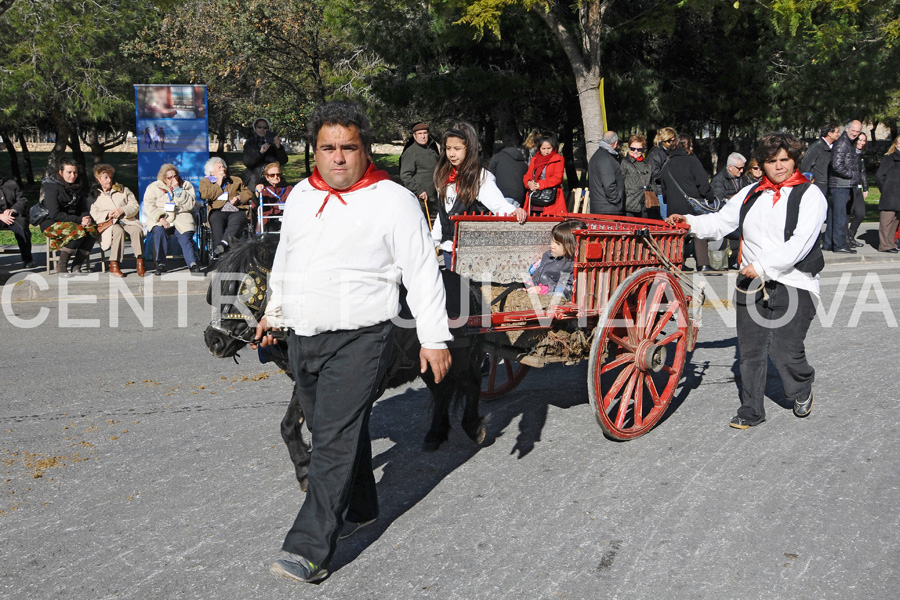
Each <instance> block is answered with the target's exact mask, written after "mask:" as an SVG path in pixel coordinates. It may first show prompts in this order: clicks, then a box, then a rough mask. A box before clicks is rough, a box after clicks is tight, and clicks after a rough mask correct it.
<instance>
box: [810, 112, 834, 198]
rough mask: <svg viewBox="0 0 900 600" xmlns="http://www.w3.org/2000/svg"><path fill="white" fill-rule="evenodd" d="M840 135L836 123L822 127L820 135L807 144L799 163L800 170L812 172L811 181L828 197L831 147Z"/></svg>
mask: <svg viewBox="0 0 900 600" xmlns="http://www.w3.org/2000/svg"><path fill="white" fill-rule="evenodd" d="M840 135H841V129H840V127H838V125H837V123H829V124H828V125H826V126H825V127H823V128H822V137H820V138H819V139H817V140H816V141H814V142H813V143H812V144H810V145H809V149H808V150H807V151H806V154H804V155H803V161H802V162H801V163H800V172H802V173H812V174H813V183H814V184H816V187H818V188H819V189H820V190H822V194H824V195H825V197H828V169H830V168H831V147H832V146H834V143H835V142H836V141H837V139H838V138H839V137H840Z"/></svg>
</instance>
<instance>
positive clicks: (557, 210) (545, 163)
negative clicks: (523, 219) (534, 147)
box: [522, 136, 566, 217]
mask: <svg viewBox="0 0 900 600" xmlns="http://www.w3.org/2000/svg"><path fill="white" fill-rule="evenodd" d="M538 150H539V151H538V153H537V154H535V155H534V157H533V158H532V159H531V163H530V164H529V165H528V171H526V173H525V177H523V178H522V180H523V181H524V182H525V189H527V190H528V196H527V198H526V199H525V208H526V210H528V214H531V215H540V216H545V217H548V216H556V215H562V214H564V213H565V212H566V196H565V194H563V189H562V180H563V172H564V171H565V160H564V159H563V157H562V156H560V154H559V153H558V152H557V151H556V143H555V141H554V139H553V138H552V137H550V136H544V137H542V138H541V140H540V143H539V144H538ZM538 190H555V191H556V195H555V197H554V196H551V198H549V199H546V200H543V201H541V200H540V195H539V194H538V195H537V197H534V196H536V194H535V192H537V191H538Z"/></svg>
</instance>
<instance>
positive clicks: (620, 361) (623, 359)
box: [600, 353, 634, 373]
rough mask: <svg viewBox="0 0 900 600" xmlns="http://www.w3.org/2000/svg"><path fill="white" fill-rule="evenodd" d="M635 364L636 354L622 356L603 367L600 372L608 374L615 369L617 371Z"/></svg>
mask: <svg viewBox="0 0 900 600" xmlns="http://www.w3.org/2000/svg"><path fill="white" fill-rule="evenodd" d="M633 362H634V353H631V354H621V355H619V356H617V357H616V359H615V360H614V361H612V362H608V363H606V364H605V365H603V366H602V367H601V370H600V372H601V373H606V372H608V371H612V370H613V369H617V368H619V367H621V366H622V365H624V364H627V363H633Z"/></svg>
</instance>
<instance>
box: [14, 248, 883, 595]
mask: <svg viewBox="0 0 900 600" xmlns="http://www.w3.org/2000/svg"><path fill="white" fill-rule="evenodd" d="M873 256H874V257H875V258H877V256H875V255H873ZM3 260H5V258H4V259H3ZM898 266H900V264H898V263H896V262H894V263H890V262H875V261H874V260H873V259H869V260H866V261H865V262H863V261H861V260H859V261H856V262H852V263H843V264H831V265H830V266H829V268H828V269H827V270H826V272H825V273H824V274H823V307H824V310H823V311H822V312H820V318H819V322H817V323H816V324H815V325H814V326H813V328H812V330H811V332H810V335H809V340H808V348H809V354H810V356H811V360H812V362H813V364H814V365H815V367H816V368H817V383H816V405H815V408H814V410H813V414H812V416H811V417H810V418H808V419H806V420H802V421H801V420H798V419H796V418H794V417H793V415H792V414H791V411H790V409H789V408H788V407H783V406H780V405H779V404H778V402H780V401H781V400H780V398H781V396H780V383H779V380H778V378H777V376H772V377H771V379H770V387H769V396H770V400H768V401H767V402H768V404H767V410H768V421H766V423H764V424H763V425H761V426H759V427H756V428H753V429H750V430H748V431H743V432H741V431H736V430H734V429H731V428H729V427H728V426H727V422H728V420H729V419H730V418H731V417H732V416H733V414H734V411H735V409H736V407H737V391H736V384H735V372H736V365H735V350H734V344H735V337H734V330H733V327H732V326H731V323H730V321H731V320H733V313H732V312H730V311H729V310H728V309H722V310H716V309H708V310H707V311H706V312H705V315H704V321H703V327H702V331H701V335H700V341H699V344H698V347H697V349H696V351H695V352H694V353H693V354H692V355H691V356H690V357H689V362H688V364H687V367H686V370H685V378H684V382H683V384H682V386H681V388H680V389H679V390H678V392H677V396H676V398H675V400H674V402H673V405H674V406H675V409H674V410H673V411H672V412H671V414H670V415H669V417H668V418H667V419H666V420H665V421H664V422H662V423H661V424H660V425H659V426H658V427H657V428H656V429H655V430H653V431H652V432H650V433H649V434H648V435H646V436H644V437H642V438H639V439H637V440H632V441H630V442H625V443H616V442H612V441H609V440H607V439H605V438H604V437H603V436H602V435H601V433H600V429H599V427H598V426H597V424H596V422H595V420H594V416H593V413H592V409H591V408H590V406H589V405H588V404H587V393H586V387H585V379H586V372H587V369H586V366H585V365H579V366H574V367H554V368H546V369H543V370H539V371H532V372H531V373H530V374H529V375H528V377H527V378H526V380H525V381H524V383H523V384H522V386H520V388H518V389H517V390H516V391H515V392H514V393H512V394H510V395H509V397H507V398H506V399H503V400H499V401H496V402H493V403H485V404H484V405H483V412H485V413H490V422H489V427H488V429H489V432H490V434H489V439H488V444H487V445H485V446H484V447H481V448H477V447H475V446H474V445H473V444H472V443H471V442H470V441H469V440H468V438H466V437H465V435H463V434H462V433H461V432H460V431H459V429H458V428H456V429H454V430H453V431H452V432H451V439H450V440H449V442H448V443H447V444H445V446H444V447H443V448H442V449H441V450H440V451H439V452H438V453H434V454H424V453H422V452H421V451H420V449H419V445H420V443H421V440H422V437H423V436H424V433H425V431H426V428H427V427H426V421H427V416H428V405H427V400H428V396H427V393H426V392H425V390H423V389H421V387H420V386H417V385H414V386H412V387H410V388H407V389H402V390H393V391H392V392H390V393H389V394H388V395H386V396H385V397H384V398H383V399H381V400H380V401H379V402H378V403H377V404H376V406H375V409H374V412H373V418H372V424H371V427H372V435H373V439H374V451H375V455H376V457H375V464H376V466H377V469H376V470H377V478H378V480H379V494H380V498H381V502H382V515H381V518H380V520H379V521H378V523H377V525H374V526H372V527H371V528H369V529H368V530H364V532H361V533H360V534H359V535H358V537H355V538H351V539H350V540H347V541H346V543H342V544H341V545H340V547H339V550H338V553H337V556H336V559H335V565H334V567H335V570H336V572H334V574H333V575H332V576H331V577H330V578H329V579H328V580H326V581H325V582H324V583H322V584H321V585H318V586H309V585H303V584H293V583H291V582H289V581H287V580H281V579H278V578H275V577H273V576H271V575H270V574H269V573H268V572H267V566H268V564H269V563H270V562H271V561H272V560H274V559H275V558H278V557H279V547H280V543H281V539H282V536H283V534H284V532H285V530H286V528H287V527H288V526H289V524H290V522H291V520H292V519H293V516H294V514H295V512H296V510H297V508H298V506H299V504H300V502H301V501H302V493H301V492H300V491H299V488H298V487H297V485H296V482H295V480H293V476H292V469H291V466H290V464H289V461H288V458H287V453H286V451H285V449H284V447H283V445H282V443H281V440H280V437H279V433H278V423H279V421H280V418H281V415H282V413H283V410H284V406H285V403H286V400H287V398H288V396H289V392H290V387H289V384H288V381H287V379H286V378H285V377H284V376H283V375H281V374H279V373H277V372H276V370H275V369H274V368H272V367H270V366H266V365H260V364H259V363H258V361H257V360H256V359H255V358H254V356H253V353H251V352H249V351H248V352H246V353H245V354H244V356H243V357H242V359H241V361H240V364H234V363H233V362H230V361H224V360H217V359H214V358H213V357H211V356H210V355H209V354H208V353H207V352H206V350H205V348H204V346H203V342H202V335H201V332H202V328H203V326H205V324H206V322H207V321H208V318H209V313H208V309H207V307H206V306H205V304H204V302H203V296H202V294H203V293H204V292H205V285H204V283H203V282H202V281H201V280H197V279H192V278H191V277H190V276H188V275H187V274H173V275H170V276H167V278H166V279H168V280H167V281H159V280H154V279H153V278H150V279H148V280H146V282H144V283H143V286H142V285H141V283H140V282H138V281H137V278H135V277H129V278H127V279H126V280H125V281H126V284H127V286H128V289H129V290H130V291H131V292H132V293H133V294H134V295H135V298H136V300H135V301H134V302H133V304H132V305H129V304H128V301H126V300H123V299H122V295H121V292H115V290H113V291H114V292H115V293H112V294H111V293H110V288H109V287H108V285H107V280H106V276H105V275H104V276H103V279H100V278H99V277H98V279H97V281H96V283H89V282H87V281H85V280H82V279H75V280H73V281H75V282H77V283H72V284H71V286H70V287H69V289H68V290H65V293H61V292H60V291H59V288H58V287H56V286H57V285H58V284H57V283H51V285H50V288H49V289H48V290H46V291H39V290H35V291H33V293H32V292H29V291H28V289H26V286H24V285H22V284H20V286H17V287H16V288H14V289H12V290H8V289H7V288H4V289H3V291H4V293H7V294H10V296H9V301H8V302H5V303H4V304H3V310H4V312H3V314H2V315H0V332H2V339H3V346H4V348H5V350H6V354H5V356H4V358H3V360H2V361H0V382H2V384H3V386H2V392H0V460H2V465H0V468H2V474H3V475H4V477H3V478H2V479H0V492H2V494H0V525H2V528H0V532H2V533H0V538H2V543H0V597H2V598H9V599H23V600H24V599H28V600H31V599H34V598H67V599H93V598H139V599H147V598H167V599H168V598H215V599H217V600H227V599H236V600H237V599H249V598H266V599H268V598H273V599H277V598H297V597H309V598H335V599H346V598H354V599H356V598H372V599H381V598H387V599H394V598H396V599H405V598H440V599H446V598H460V599H469V598H490V599H496V598H516V599H519V598H528V599H531V598H548V599H551V598H554V599H555V598H576V599H580V598H585V599H586V598H603V597H613V598H716V599H718V598H842V599H843V598H896V597H898V595H900V567H898V565H897V557H898V555H900V551H898V540H897V531H898V526H900V503H898V497H900V494H898V492H900V490H898V487H900V475H898V473H900V460H898V450H897V443H896V439H897V436H896V433H891V432H896V430H897V428H898V420H900V419H898V413H897V410H896V403H897V391H896V390H897V385H898V384H897V378H896V373H897V364H898V361H897V357H896V345H897V339H898V337H897V331H898V328H897V320H898V319H900V269H898ZM0 268H2V265H0ZM52 279H53V280H54V281H55V278H52ZM151 281H153V283H152V284H151V283H150V282H151ZM707 281H708V282H709V284H710V290H711V292H715V294H716V295H718V296H719V297H720V298H726V297H727V295H726V288H727V285H728V281H727V277H726V276H713V277H708V278H707ZM48 282H50V280H48ZM150 285H153V293H152V295H148V296H147V297H146V298H147V299H145V296H144V295H143V292H144V290H145V289H146V288H147V287H149V286H150ZM179 286H180V287H181V291H180V293H179ZM142 288H143V289H142ZM840 290H843V291H842V292H841V293H840V294H838V292H839V291H840ZM77 296H94V297H95V299H91V298H90V297H88V298H77ZM110 296H112V297H113V300H112V302H111V301H110V298H109V297H110ZM711 297H712V298H713V300H714V299H715V298H714V297H713V294H712V293H711ZM77 300H81V301H82V302H79V303H76V301H77ZM711 304H712V305H715V303H714V302H713V303H711ZM111 306H113V307H115V310H111V308H110V307H111ZM44 309H46V313H42V312H41V311H42V310H44ZM116 311H117V312H116ZM136 313H137V314H136ZM10 314H13V315H14V316H15V318H18V319H22V320H26V321H27V320H32V319H33V320H34V321H32V323H33V324H37V323H38V322H40V324H39V325H38V326H35V327H32V328H29V329H26V328H22V327H16V326H13V325H12V324H11V317H10ZM42 314H44V315H45V316H44V317H42V316H41V315H42ZM87 319H97V320H98V321H99V323H98V325H97V326H91V325H92V324H91V323H85V322H82V323H80V324H81V325H88V326H86V327H73V326H71V325H73V324H77V323H78V321H79V320H87ZM142 321H143V322H142ZM110 322H112V323H113V324H114V325H115V326H110ZM823 322H824V323H825V324H827V325H828V326H827V327H826V326H823V324H822V323H823ZM61 325H66V326H61ZM457 419H458V418H457Z"/></svg>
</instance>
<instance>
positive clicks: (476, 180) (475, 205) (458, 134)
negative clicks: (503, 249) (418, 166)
mask: <svg viewBox="0 0 900 600" xmlns="http://www.w3.org/2000/svg"><path fill="white" fill-rule="evenodd" d="M480 154H481V151H480V148H479V146H478V137H477V136H476V134H475V128H474V127H472V125H471V124H469V123H466V122H464V121H460V122H458V123H455V124H454V125H453V126H452V127H451V128H450V129H448V130H447V131H446V132H445V133H444V138H443V141H442V143H441V157H440V159H438V164H437V168H435V170H434V187H435V188H437V195H438V218H437V219H435V220H434V229H432V231H431V236H432V238H433V239H434V242H435V245H437V246H438V247H440V249H441V250H443V252H444V265H445V266H446V267H447V268H448V269H449V268H450V266H451V262H452V256H453V232H454V227H453V222H452V221H451V220H450V217H451V216H454V215H461V214H463V213H469V214H472V213H485V214H486V213H493V214H495V215H497V216H507V215H514V216H515V217H516V219H517V220H518V221H519V223H524V222H525V219H526V218H528V213H527V212H525V209H522V208H516V207H515V206H513V205H512V204H510V203H509V202H508V201H507V200H506V198H504V197H503V193H502V192H501V191H500V188H498V187H497V183H496V181H495V179H494V175H493V174H492V173H491V172H490V171H487V170H486V169H482V168H481V158H480Z"/></svg>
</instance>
